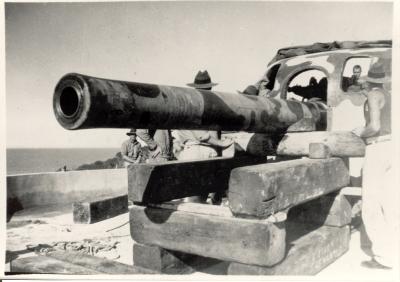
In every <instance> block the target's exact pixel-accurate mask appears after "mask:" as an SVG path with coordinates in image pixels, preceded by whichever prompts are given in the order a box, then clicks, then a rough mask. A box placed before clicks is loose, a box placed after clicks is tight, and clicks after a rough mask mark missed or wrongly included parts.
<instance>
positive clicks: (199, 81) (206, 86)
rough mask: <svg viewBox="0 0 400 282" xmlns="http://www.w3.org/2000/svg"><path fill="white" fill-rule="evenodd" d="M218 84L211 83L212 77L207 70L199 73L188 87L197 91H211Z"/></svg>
mask: <svg viewBox="0 0 400 282" xmlns="http://www.w3.org/2000/svg"><path fill="white" fill-rule="evenodd" d="M217 84H218V83H213V82H211V77H210V75H209V74H208V72H207V71H206V70H205V71H199V72H198V73H197V74H196V77H195V78H194V82H193V83H188V84H186V85H187V86H190V87H193V88H196V89H201V90H211V88H212V87H213V86H215V85H217Z"/></svg>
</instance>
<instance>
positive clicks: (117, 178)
mask: <svg viewBox="0 0 400 282" xmlns="http://www.w3.org/2000/svg"><path fill="white" fill-rule="evenodd" d="M124 193H125V194H126V193H128V176H127V170H126V168H124V169H102V170H80V171H67V172H51V173H34V174H21V175H10V176H7V199H13V200H15V199H16V200H18V202H19V203H21V204H22V207H23V208H28V207H34V206H41V205H53V204H67V203H72V202H75V201H83V200H87V199H95V198H97V197H103V196H111V195H117V194H124Z"/></svg>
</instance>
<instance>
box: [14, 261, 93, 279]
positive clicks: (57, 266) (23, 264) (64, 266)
mask: <svg viewBox="0 0 400 282" xmlns="http://www.w3.org/2000/svg"><path fill="white" fill-rule="evenodd" d="M10 272H11V273H13V274H16V273H26V274H84V275H87V274H101V272H99V271H95V270H92V269H89V268H86V267H82V266H79V265H75V264H72V263H68V262H65V261H61V260H58V259H54V258H51V257H47V256H32V257H26V258H21V259H16V260H13V261H11V262H10Z"/></svg>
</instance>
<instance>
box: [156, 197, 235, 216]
mask: <svg viewBox="0 0 400 282" xmlns="http://www.w3.org/2000/svg"><path fill="white" fill-rule="evenodd" d="M149 207H155V208H163V209H168V210H174V211H184V212H191V213H198V214H205V215H211V216H212V215H216V216H233V214H232V212H231V210H230V209H229V208H228V207H224V206H218V205H208V204H199V203H184V202H173V201H172V202H165V203H162V204H149Z"/></svg>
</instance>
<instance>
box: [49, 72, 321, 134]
mask: <svg viewBox="0 0 400 282" xmlns="http://www.w3.org/2000/svg"><path fill="white" fill-rule="evenodd" d="M53 107H54V112H55V115H56V118H57V120H58V122H59V123H60V124H61V125H62V126H63V127H64V128H66V129H87V128H158V129H208V130H237V131H247V132H260V133H277V132H284V131H286V129H287V128H288V127H289V126H291V125H293V124H296V123H298V122H301V123H304V121H307V122H308V123H313V124H315V128H317V129H324V127H325V108H324V106H323V105H321V103H319V102H305V103H303V102H299V101H286V100H284V99H279V98H265V97H257V96H249V95H238V94H231V93H223V92H215V91H208V90H196V89H191V88H183V87H174V86H163V85H155V84H144V83H137V82H126V81H116V80H110V79H101V78H95V77H90V76H85V75H81V74H67V75H65V76H64V77H63V78H61V80H60V81H59V83H58V84H57V86H56V89H55V94H54V97H53ZM295 128H296V130H301V127H295ZM299 128H300V129H299ZM309 128H310V127H307V128H306V129H305V130H309Z"/></svg>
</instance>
